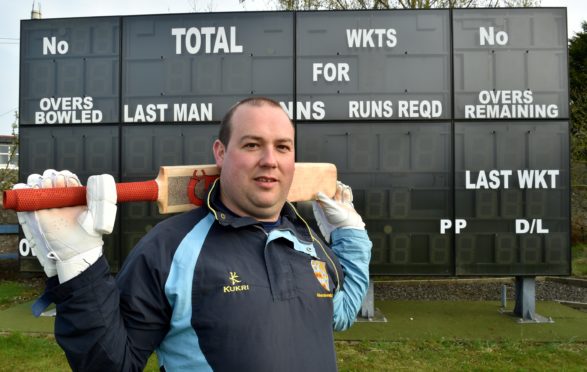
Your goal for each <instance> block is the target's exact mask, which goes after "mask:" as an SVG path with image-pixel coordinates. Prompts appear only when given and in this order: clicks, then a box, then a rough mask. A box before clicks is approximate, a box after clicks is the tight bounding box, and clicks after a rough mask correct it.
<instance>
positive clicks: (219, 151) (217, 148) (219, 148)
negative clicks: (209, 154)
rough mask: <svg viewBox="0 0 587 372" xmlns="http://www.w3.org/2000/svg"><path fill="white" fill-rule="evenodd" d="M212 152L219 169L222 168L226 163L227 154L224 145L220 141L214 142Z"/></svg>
mask: <svg viewBox="0 0 587 372" xmlns="http://www.w3.org/2000/svg"><path fill="white" fill-rule="evenodd" d="M212 151H213V152H214V159H215V160H216V166H217V167H218V168H222V163H223V162H224V153H225V152H226V148H225V147H224V144H223V143H222V142H221V141H220V140H216V141H214V144H213V145H212Z"/></svg>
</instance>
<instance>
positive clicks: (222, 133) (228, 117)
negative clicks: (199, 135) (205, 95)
mask: <svg viewBox="0 0 587 372" xmlns="http://www.w3.org/2000/svg"><path fill="white" fill-rule="evenodd" d="M242 105H250V106H258V107H260V106H263V105H268V106H273V107H279V108H280V109H282V110H283V108H282V107H281V105H280V104H279V102H277V101H275V100H273V99H271V98H267V97H248V98H245V99H243V100H242V101H239V102H237V103H235V104H234V105H233V106H232V107H231V108H230V109H229V110H228V112H227V113H226V114H225V115H224V117H223V118H222V121H221V122H220V129H219V130H218V139H219V140H220V142H222V143H223V144H224V146H228V142H229V141H230V135H231V132H232V116H233V115H234V112H235V111H236V109H237V108H239V107H240V106H242ZM292 125H293V124H292Z"/></svg>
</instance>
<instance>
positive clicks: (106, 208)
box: [14, 169, 116, 283]
mask: <svg viewBox="0 0 587 372" xmlns="http://www.w3.org/2000/svg"><path fill="white" fill-rule="evenodd" d="M80 185H81V183H80V181H79V179H78V178H77V176H76V175H75V174H73V173H71V172H69V171H61V172H57V171H55V170H53V169H48V170H46V171H45V172H44V173H43V175H42V176H41V175H38V174H32V175H30V176H29V177H28V180H27V184H26V185H25V184H17V185H15V186H14V188H15V189H16V188H25V187H29V188H51V187H71V186H80ZM86 198H87V206H77V207H67V208H55V209H45V210H40V211H36V212H18V220H19V223H20V224H21V226H22V227H23V232H24V234H25V237H26V238H27V240H28V241H29V244H30V245H31V246H32V247H34V248H33V251H34V252H35V254H36V256H37V258H38V259H39V262H40V263H41V265H42V266H43V269H44V270H45V273H46V274H47V276H54V275H55V273H57V275H58V276H59V281H60V282H61V283H63V282H66V281H68V280H70V279H71V278H73V277H75V276H77V275H79V274H80V273H82V272H83V271H84V270H86V269H87V268H88V267H90V266H91V265H92V264H93V263H94V262H96V261H97V260H98V258H100V256H101V255H102V246H103V245H104V242H103V240H102V234H110V233H111V232H112V229H113V227H114V221H115V219H116V185H115V183H114V178H112V176H111V175H108V174H103V175H100V176H92V177H90V178H89V179H88V185H87V192H86Z"/></svg>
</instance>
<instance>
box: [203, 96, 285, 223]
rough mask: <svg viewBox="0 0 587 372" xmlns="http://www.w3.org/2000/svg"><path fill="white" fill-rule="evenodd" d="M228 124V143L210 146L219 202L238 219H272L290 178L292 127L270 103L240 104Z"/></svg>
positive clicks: (277, 214)
mask: <svg viewBox="0 0 587 372" xmlns="http://www.w3.org/2000/svg"><path fill="white" fill-rule="evenodd" d="M231 123H232V127H231V136H230V140H229V142H228V145H226V146H225V145H224V144H223V143H222V142H220V141H219V140H216V142H214V157H215V159H216V165H217V166H218V167H219V168H220V169H221V172H220V184H221V195H220V198H221V200H222V202H223V203H224V205H226V207H228V208H229V209H230V210H231V211H233V212H235V213H237V214H238V215H241V216H250V217H254V218H256V219H257V220H259V221H275V220H277V218H278V217H279V213H280V211H281V208H282V207H283V205H284V203H285V200H286V198H287V194H288V192H289V188H290V186H291V182H292V180H293V174H294V167H295V156H294V155H295V153H294V129H293V126H292V124H291V122H290V121H289V118H288V117H287V115H286V114H285V112H284V111H283V110H282V109H281V108H279V107H274V106H271V105H269V104H263V105H261V106H253V105H247V104H244V105H242V106H240V107H238V108H237V109H236V111H235V112H234V113H233V116H232V120H231Z"/></svg>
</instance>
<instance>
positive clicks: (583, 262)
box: [572, 243, 587, 277]
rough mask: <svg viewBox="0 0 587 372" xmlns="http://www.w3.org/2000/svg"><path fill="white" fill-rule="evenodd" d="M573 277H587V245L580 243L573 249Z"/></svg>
mask: <svg viewBox="0 0 587 372" xmlns="http://www.w3.org/2000/svg"><path fill="white" fill-rule="evenodd" d="M572 262H573V276H584V277H587V244H586V243H580V244H576V245H574V246H573V247H572Z"/></svg>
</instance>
